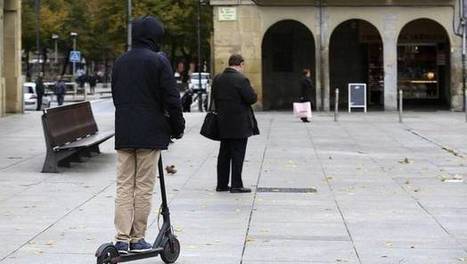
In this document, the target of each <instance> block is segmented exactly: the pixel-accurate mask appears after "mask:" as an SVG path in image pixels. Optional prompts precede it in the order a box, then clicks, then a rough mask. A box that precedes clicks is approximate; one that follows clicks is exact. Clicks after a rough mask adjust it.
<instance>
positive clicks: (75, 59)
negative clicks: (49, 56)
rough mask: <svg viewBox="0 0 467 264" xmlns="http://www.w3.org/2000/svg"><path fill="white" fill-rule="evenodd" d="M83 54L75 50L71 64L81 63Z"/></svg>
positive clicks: (71, 55)
mask: <svg viewBox="0 0 467 264" xmlns="http://www.w3.org/2000/svg"><path fill="white" fill-rule="evenodd" d="M80 61H81V52H79V51H77V50H75V51H71V52H70V62H80Z"/></svg>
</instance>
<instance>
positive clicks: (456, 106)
mask: <svg viewBox="0 0 467 264" xmlns="http://www.w3.org/2000/svg"><path fill="white" fill-rule="evenodd" d="M451 39H452V40H454V41H453V42H452V46H451V50H450V52H449V55H448V56H451V59H450V61H451V66H450V67H451V68H450V70H451V80H450V84H451V85H450V88H451V91H450V92H451V93H450V96H451V98H450V99H451V110H454V111H462V109H463V106H464V92H463V91H462V89H463V83H462V81H463V80H462V42H461V41H458V40H457V37H456V36H452V37H451Z"/></svg>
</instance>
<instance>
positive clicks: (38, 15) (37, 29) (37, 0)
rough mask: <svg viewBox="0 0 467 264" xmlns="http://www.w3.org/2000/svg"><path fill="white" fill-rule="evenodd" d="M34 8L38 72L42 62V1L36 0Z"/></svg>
mask: <svg viewBox="0 0 467 264" xmlns="http://www.w3.org/2000/svg"><path fill="white" fill-rule="evenodd" d="M34 9H35V13H36V50H37V63H36V64H35V65H36V69H37V68H38V72H39V71H40V68H41V67H40V63H41V46H40V25H41V22H40V21H41V20H40V17H41V15H40V10H41V1H40V0H35V1H34Z"/></svg>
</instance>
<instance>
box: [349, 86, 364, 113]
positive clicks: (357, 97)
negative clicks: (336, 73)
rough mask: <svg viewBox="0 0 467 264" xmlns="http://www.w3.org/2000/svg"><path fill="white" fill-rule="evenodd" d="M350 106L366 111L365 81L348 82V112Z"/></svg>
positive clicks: (350, 108)
mask: <svg viewBox="0 0 467 264" xmlns="http://www.w3.org/2000/svg"><path fill="white" fill-rule="evenodd" d="M352 108H363V109H364V110H365V112H366V83H349V113H350V112H351V111H352Z"/></svg>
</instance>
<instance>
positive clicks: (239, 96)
mask: <svg viewBox="0 0 467 264" xmlns="http://www.w3.org/2000/svg"><path fill="white" fill-rule="evenodd" d="M244 68H245V62H244V59H243V57H242V56H241V55H238V54H235V55H232V56H230V58H229V67H228V68H226V69H225V70H224V72H223V73H221V74H219V75H218V76H216V78H214V81H213V84H212V90H213V96H214V106H215V109H216V112H217V116H218V125H219V135H220V138H221V145H220V149H219V155H218V157H217V188H216V191H218V192H223V191H229V190H230V192H231V193H245V192H251V190H250V189H248V188H244V186H243V182H242V169H243V161H244V159H245V152H246V146H247V142H248V137H250V136H252V135H258V134H259V130H258V125H257V123H256V119H255V116H254V114H253V110H252V109H251V105H252V104H254V103H256V100H257V95H256V93H255V91H254V90H253V88H252V87H251V85H250V81H249V80H248V78H246V76H245V75H243V71H244ZM230 168H232V181H231V188H229V187H228V184H229V174H230Z"/></svg>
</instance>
